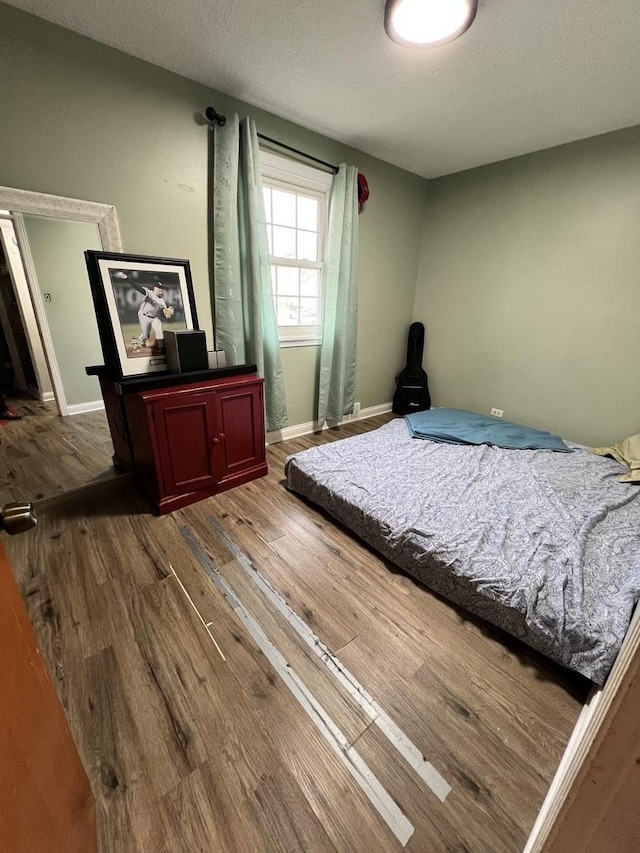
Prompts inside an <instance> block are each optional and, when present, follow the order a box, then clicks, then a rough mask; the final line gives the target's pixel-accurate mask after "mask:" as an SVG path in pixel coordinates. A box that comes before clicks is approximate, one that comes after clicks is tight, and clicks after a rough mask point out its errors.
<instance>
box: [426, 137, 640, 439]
mask: <svg viewBox="0 0 640 853" xmlns="http://www.w3.org/2000/svg"><path fill="white" fill-rule="evenodd" d="M639 166H640V127H632V128H627V129H624V130H620V131H616V132H613V133H608V134H604V135H602V136H598V137H592V138H590V139H586V140H581V141H579V142H574V143H571V144H568V145H563V146H560V147H557V148H553V149H548V150H546V151H541V152H537V153H535V154H530V155H527V156H524V157H518V158H514V159H512V160H508V161H505V162H502V163H496V164H493V165H491V166H485V167H482V168H478V169H473V170H470V171H467V172H461V173H458V174H456V175H451V176H448V177H444V178H439V179H437V180H434V181H431V182H430V183H429V197H428V201H427V211H426V218H425V228H424V234H423V241H422V259H421V265H420V272H419V275H418V284H417V287H416V299H415V304H414V318H415V319H417V320H422V321H423V322H424V323H425V325H426V327H427V338H426V354H425V368H426V369H427V372H428V373H429V378H430V385H431V390H432V396H433V400H434V404H435V405H446V406H457V407H460V408H468V409H471V410H473V411H479V412H487V413H488V412H489V411H490V408H491V407H492V406H496V407H499V408H501V409H503V410H504V415H505V418H508V419H510V420H515V421H520V422H525V423H528V424H531V425H532V426H536V427H539V428H543V429H549V430H552V431H557V432H558V433H560V434H561V435H562V436H564V437H565V438H567V439H570V440H574V441H578V442H581V443H585V444H589V445H603V444H610V443H612V442H615V441H617V440H619V439H621V438H623V437H625V436H628V435H632V434H634V433H637V432H639V431H640V415H639V412H640V335H639V334H638V317H639V316H640V288H638V285H637V282H638V270H640V241H639V240H638V239H637V224H638V222H639V221H640V168H639Z"/></svg>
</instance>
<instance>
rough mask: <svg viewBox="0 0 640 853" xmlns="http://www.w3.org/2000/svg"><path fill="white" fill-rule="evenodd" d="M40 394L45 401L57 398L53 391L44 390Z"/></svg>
mask: <svg viewBox="0 0 640 853" xmlns="http://www.w3.org/2000/svg"><path fill="white" fill-rule="evenodd" d="M39 396H40V400H41V401H42V402H43V403H50V402H51V401H52V400H55V399H56V395H55V394H54V393H53V391H43V392H42V394H40V395H39Z"/></svg>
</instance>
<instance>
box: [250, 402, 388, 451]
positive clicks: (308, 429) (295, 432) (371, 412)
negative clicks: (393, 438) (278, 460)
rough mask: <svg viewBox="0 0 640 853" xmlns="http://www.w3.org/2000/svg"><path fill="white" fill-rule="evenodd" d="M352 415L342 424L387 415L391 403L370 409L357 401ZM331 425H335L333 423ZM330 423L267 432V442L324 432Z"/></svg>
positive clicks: (312, 422) (313, 423)
mask: <svg viewBox="0 0 640 853" xmlns="http://www.w3.org/2000/svg"><path fill="white" fill-rule="evenodd" d="M353 408H354V412H353V414H352V415H345V416H344V417H343V418H342V420H341V421H340V423H341V424H344V423H350V422H352V421H362V420H364V419H365V418H373V417H375V416H376V415H386V413H387V412H390V411H391V403H381V404H380V405H379V406H369V408H368V409H361V408H360V404H359V403H356V404H355V406H354V407H353ZM331 426H335V424H332V425H331ZM329 428H330V427H329V425H328V424H327V422H326V421H325V422H324V424H321V423H319V422H318V421H308V422H307V423H306V424H296V425H295V426H290V427H285V428H284V429H278V430H274V431H273V432H268V433H267V444H277V443H278V442H279V441H289V440H290V439H292V438H300V436H302V435H310V434H311V433H312V432H322V430H325V429H329Z"/></svg>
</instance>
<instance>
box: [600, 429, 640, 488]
mask: <svg viewBox="0 0 640 853" xmlns="http://www.w3.org/2000/svg"><path fill="white" fill-rule="evenodd" d="M589 450H591V451H592V452H593V453H597V454H598V456H613V458H614V459H615V460H616V462H619V463H620V464H621V465H626V466H627V468H629V473H628V474H625V475H624V477H621V478H620V482H621V483H640V433H638V434H637V435H632V436H631V437H630V438H625V439H623V440H622V441H619V442H618V443H617V444H614V445H613V446H612V447H590V448H589Z"/></svg>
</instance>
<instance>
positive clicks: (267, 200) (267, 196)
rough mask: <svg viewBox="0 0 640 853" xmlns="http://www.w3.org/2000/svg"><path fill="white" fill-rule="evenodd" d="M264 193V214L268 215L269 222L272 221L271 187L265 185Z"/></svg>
mask: <svg viewBox="0 0 640 853" xmlns="http://www.w3.org/2000/svg"><path fill="white" fill-rule="evenodd" d="M262 195H263V198H264V215H265V217H266V220H267V222H272V221H273V220H272V219H271V188H270V187H263V188H262Z"/></svg>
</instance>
